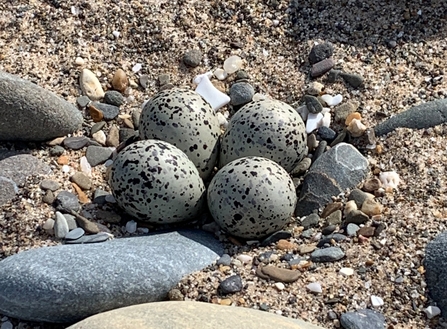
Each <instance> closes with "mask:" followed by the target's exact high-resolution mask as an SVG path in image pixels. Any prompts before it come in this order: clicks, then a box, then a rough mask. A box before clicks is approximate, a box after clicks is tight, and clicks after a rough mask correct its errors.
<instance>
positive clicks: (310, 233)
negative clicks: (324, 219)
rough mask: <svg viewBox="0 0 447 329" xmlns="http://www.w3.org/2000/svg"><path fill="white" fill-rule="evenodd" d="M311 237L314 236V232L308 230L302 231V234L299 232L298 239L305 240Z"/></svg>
mask: <svg viewBox="0 0 447 329" xmlns="http://www.w3.org/2000/svg"><path fill="white" fill-rule="evenodd" d="M312 235H314V230H312V229H308V230H304V231H303V232H301V235H300V237H301V238H305V239H310V238H311V237H312Z"/></svg>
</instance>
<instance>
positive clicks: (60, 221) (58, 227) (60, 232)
mask: <svg viewBox="0 0 447 329" xmlns="http://www.w3.org/2000/svg"><path fill="white" fill-rule="evenodd" d="M53 228H54V236H55V237H56V238H58V239H63V238H65V236H66V235H67V233H68V223H67V220H66V218H65V216H64V215H62V214H61V213H60V212H59V211H56V219H55V221H54V227H53Z"/></svg>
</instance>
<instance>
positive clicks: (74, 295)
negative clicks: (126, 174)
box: [0, 230, 223, 323]
mask: <svg viewBox="0 0 447 329" xmlns="http://www.w3.org/2000/svg"><path fill="white" fill-rule="evenodd" d="M222 254H223V247H222V245H221V244H220V242H219V241H217V240H216V239H215V238H214V237H213V236H211V235H209V234H208V233H206V232H203V231H195V230H183V231H177V232H169V233H158V234H153V235H148V236H140V237H132V238H122V239H116V240H112V241H108V242H104V243H100V244H76V245H61V246H54V247H45V248H38V249H32V250H28V251H24V252H21V253H19V254H16V255H14V256H10V257H7V258H6V259H4V260H3V261H1V262H0V313H1V314H4V315H7V316H10V317H13V318H19V319H23V320H29V321H44V322H56V323H66V322H75V321H79V320H82V319H84V318H86V317H88V316H90V315H93V314H97V313H99V312H104V311H108V310H112V309H116V308H120V307H124V306H129V305H135V304H141V303H148V302H155V301H160V300H163V299H165V298H166V297H167V294H168V292H169V290H170V289H171V288H173V287H174V286H175V285H176V284H177V283H178V282H179V281H180V279H181V278H182V277H184V276H185V275H188V274H190V273H192V272H194V271H198V270H201V269H202V268H204V267H206V266H208V265H210V264H211V263H212V262H214V261H215V260H217V259H218V258H219V256H220V255H222Z"/></svg>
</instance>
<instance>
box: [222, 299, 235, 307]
mask: <svg viewBox="0 0 447 329" xmlns="http://www.w3.org/2000/svg"><path fill="white" fill-rule="evenodd" d="M231 303H233V301H232V300H231V299H230V298H225V299H222V300H221V301H220V302H219V304H220V305H224V306H230V305H231Z"/></svg>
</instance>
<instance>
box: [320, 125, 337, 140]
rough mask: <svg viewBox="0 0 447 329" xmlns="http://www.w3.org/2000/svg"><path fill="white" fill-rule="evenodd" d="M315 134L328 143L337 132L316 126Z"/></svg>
mask: <svg viewBox="0 0 447 329" xmlns="http://www.w3.org/2000/svg"><path fill="white" fill-rule="evenodd" d="M317 134H318V136H320V137H321V139H324V140H325V141H327V142H328V143H332V142H333V140H334V139H335V137H337V133H336V132H335V131H333V130H332V129H331V128H329V127H325V126H322V127H320V128H318V132H317Z"/></svg>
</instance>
